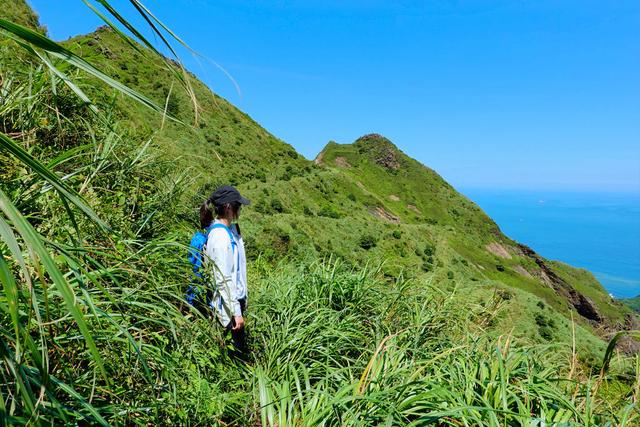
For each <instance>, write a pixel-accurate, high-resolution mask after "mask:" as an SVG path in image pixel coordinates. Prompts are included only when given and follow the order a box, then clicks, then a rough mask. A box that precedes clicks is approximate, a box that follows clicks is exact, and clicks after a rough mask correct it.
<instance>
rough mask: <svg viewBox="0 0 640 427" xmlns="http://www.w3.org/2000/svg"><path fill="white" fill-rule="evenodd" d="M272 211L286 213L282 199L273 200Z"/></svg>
mask: <svg viewBox="0 0 640 427" xmlns="http://www.w3.org/2000/svg"><path fill="white" fill-rule="evenodd" d="M271 209H273V210H274V211H276V212H278V213H282V212H284V206H283V205H282V202H281V201H280V199H271Z"/></svg>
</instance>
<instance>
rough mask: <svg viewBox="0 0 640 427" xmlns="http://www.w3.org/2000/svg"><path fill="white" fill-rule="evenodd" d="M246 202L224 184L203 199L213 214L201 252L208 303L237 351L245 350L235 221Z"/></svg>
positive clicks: (243, 268)
mask: <svg viewBox="0 0 640 427" xmlns="http://www.w3.org/2000/svg"><path fill="white" fill-rule="evenodd" d="M249 203H250V202H249V200H247V199H245V198H244V197H242V196H241V195H240V193H239V192H238V190H236V189H235V188H234V187H231V186H228V185H225V186H222V187H220V188H218V189H217V190H216V191H214V192H213V194H212V195H211V197H209V199H208V200H207V201H206V202H205V205H206V208H207V209H208V210H209V211H212V212H215V216H216V218H215V220H214V221H213V222H212V223H211V224H210V226H209V227H210V228H209V233H208V237H207V243H206V245H205V252H204V253H205V254H206V257H205V264H206V265H207V271H209V272H210V275H209V280H210V281H211V289H212V290H213V295H212V298H211V302H210V306H211V308H213V311H214V313H215V315H216V317H217V318H218V320H219V321H220V323H221V324H222V326H223V327H224V328H225V329H226V330H227V331H230V332H231V336H232V338H233V344H234V346H235V347H236V351H237V352H238V353H240V354H241V355H246V353H247V346H246V334H245V329H244V317H243V314H244V311H245V309H246V306H247V261H246V257H245V252H244V242H243V240H242V235H241V234H240V227H239V226H238V224H237V223H235V221H237V220H238V217H239V216H240V208H241V207H242V205H248V204H249Z"/></svg>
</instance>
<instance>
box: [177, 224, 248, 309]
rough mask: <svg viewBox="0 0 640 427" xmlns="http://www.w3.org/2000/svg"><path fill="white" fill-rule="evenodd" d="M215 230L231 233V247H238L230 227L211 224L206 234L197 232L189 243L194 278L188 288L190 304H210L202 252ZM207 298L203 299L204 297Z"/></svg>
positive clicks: (189, 255) (205, 231)
mask: <svg viewBox="0 0 640 427" xmlns="http://www.w3.org/2000/svg"><path fill="white" fill-rule="evenodd" d="M214 228H224V229H225V230H226V231H227V233H229V239H231V245H232V246H233V247H235V246H236V245H237V243H236V241H235V239H234V238H233V234H232V233H231V230H230V229H229V227H227V226H226V225H224V224H220V223H217V224H211V225H210V226H208V227H207V228H205V229H204V233H203V232H202V231H200V230H198V231H196V232H195V233H194V234H193V237H191V243H189V253H188V258H189V262H190V263H191V268H192V273H193V274H192V276H191V283H190V284H189V286H188V287H187V295H186V300H187V302H188V303H189V304H191V305H195V303H196V302H197V301H198V300H200V302H204V303H206V304H207V305H208V304H209V302H210V300H211V297H210V295H208V293H207V292H206V291H205V288H206V286H205V283H204V281H203V277H202V271H201V270H202V264H203V262H204V257H203V253H202V250H203V249H204V245H205V244H206V243H207V239H208V238H209V233H210V232H211V230H213V229H214ZM203 296H204V297H205V298H202V297H203Z"/></svg>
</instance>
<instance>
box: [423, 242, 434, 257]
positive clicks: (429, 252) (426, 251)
mask: <svg viewBox="0 0 640 427" xmlns="http://www.w3.org/2000/svg"><path fill="white" fill-rule="evenodd" d="M423 253H424V254H425V255H426V256H432V255H434V254H435V253H436V247H435V246H433V245H432V244H430V243H427V245H426V246H425V247H424V251H423Z"/></svg>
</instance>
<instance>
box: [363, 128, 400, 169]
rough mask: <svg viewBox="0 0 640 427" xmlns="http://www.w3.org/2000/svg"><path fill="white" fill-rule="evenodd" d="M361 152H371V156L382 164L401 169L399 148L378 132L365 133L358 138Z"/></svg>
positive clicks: (386, 166)
mask: <svg viewBox="0 0 640 427" xmlns="http://www.w3.org/2000/svg"><path fill="white" fill-rule="evenodd" d="M356 144H357V145H358V146H359V150H360V152H361V153H364V152H368V153H370V156H371V158H372V159H373V160H374V161H375V162H376V163H377V164H379V165H380V166H382V167H384V168H386V169H390V170H394V171H395V170H398V169H400V161H399V160H398V154H399V153H398V149H397V148H396V146H395V145H393V143H392V142H391V141H389V140H388V139H387V138H385V137H384V136H382V135H379V134H377V133H370V134H368V135H364V136H362V137H360V138H358V139H357V140H356Z"/></svg>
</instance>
